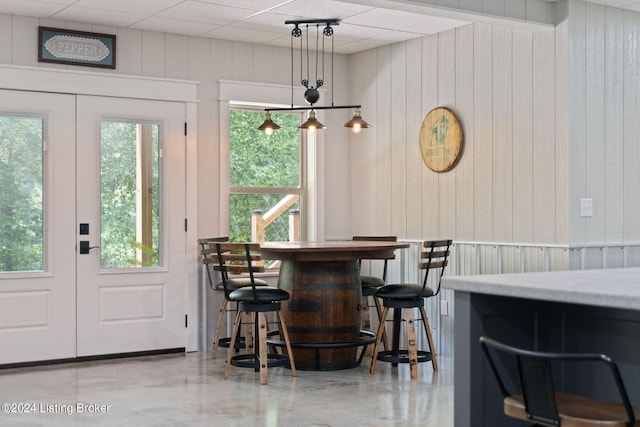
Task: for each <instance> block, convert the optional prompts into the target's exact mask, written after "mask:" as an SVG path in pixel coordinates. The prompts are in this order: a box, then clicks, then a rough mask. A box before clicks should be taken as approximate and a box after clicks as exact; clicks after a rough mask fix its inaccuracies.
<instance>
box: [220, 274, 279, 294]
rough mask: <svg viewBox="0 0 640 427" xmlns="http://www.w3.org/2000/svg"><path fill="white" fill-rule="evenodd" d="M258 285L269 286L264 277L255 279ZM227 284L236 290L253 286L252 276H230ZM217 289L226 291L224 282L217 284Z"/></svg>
mask: <svg viewBox="0 0 640 427" xmlns="http://www.w3.org/2000/svg"><path fill="white" fill-rule="evenodd" d="M255 282H256V286H269V284H268V283H267V282H265V281H264V280H262V279H255ZM227 286H228V287H229V290H236V289H238V288H243V287H245V286H251V278H250V277H230V278H228V279H227ZM215 289H216V290H217V291H224V283H222V282H219V283H218V284H216V286H215Z"/></svg>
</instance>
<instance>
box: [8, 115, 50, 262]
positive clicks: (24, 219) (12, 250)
mask: <svg viewBox="0 0 640 427" xmlns="http://www.w3.org/2000/svg"><path fill="white" fill-rule="evenodd" d="M44 127H45V120H44V119H43V118H42V117H27V116H20V115H2V116H0V188H2V202H1V204H0V224H2V226H1V227H0V272H20V271H24V272H27V271H44V266H45V256H44V232H43V220H44V184H43V179H44V178H43V177H44V156H43V148H44V143H43V141H44V139H43V135H45V132H44Z"/></svg>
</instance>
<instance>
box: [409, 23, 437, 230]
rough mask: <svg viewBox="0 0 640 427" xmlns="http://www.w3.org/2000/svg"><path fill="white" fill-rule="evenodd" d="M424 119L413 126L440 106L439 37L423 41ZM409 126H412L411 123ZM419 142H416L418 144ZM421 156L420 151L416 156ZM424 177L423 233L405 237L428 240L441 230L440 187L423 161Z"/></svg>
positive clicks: (435, 176)
mask: <svg viewBox="0 0 640 427" xmlns="http://www.w3.org/2000/svg"><path fill="white" fill-rule="evenodd" d="M421 60H422V62H421V63H422V70H423V71H422V81H423V84H422V118H420V121H419V122H416V123H414V124H413V126H416V127H417V128H418V129H420V126H421V124H422V120H423V118H424V116H426V115H427V113H428V112H429V111H431V110H432V109H433V108H436V107H437V106H438V84H437V82H438V78H439V75H438V60H439V56H438V35H433V36H427V37H424V38H423V39H422V58H421ZM408 125H411V124H410V123H409V124H408ZM417 143H418V142H416V144H417ZM419 155H420V150H417V151H416V154H415V156H419ZM421 165H422V166H421V168H420V172H421V175H422V194H421V196H422V200H421V204H422V232H421V233H420V234H418V235H416V236H404V237H411V238H415V239H427V238H430V237H426V236H435V235H437V233H438V230H439V228H440V225H439V219H440V215H439V213H438V199H439V193H440V190H439V185H438V174H437V173H434V172H432V171H431V170H430V169H429V168H427V167H426V165H425V164H424V163H422V160H421Z"/></svg>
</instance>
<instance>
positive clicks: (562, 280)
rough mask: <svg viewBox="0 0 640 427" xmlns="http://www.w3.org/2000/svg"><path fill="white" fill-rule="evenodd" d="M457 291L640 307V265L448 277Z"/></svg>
mask: <svg viewBox="0 0 640 427" xmlns="http://www.w3.org/2000/svg"><path fill="white" fill-rule="evenodd" d="M442 287H443V288H446V289H453V290H456V291H464V292H471V293H478V294H488V295H498V296H506V297H517V298H527V299H537V300H545V301H554V302H565V303H573V304H585V305H595V306H601V307H611V308H624V309H631V310H640V268H611V269H603V270H571V271H553V272H544V273H515V274H487V275H474V276H455V277H454V276H449V277H447V276H445V277H443V278H442Z"/></svg>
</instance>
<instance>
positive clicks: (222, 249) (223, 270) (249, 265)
mask: <svg viewBox="0 0 640 427" xmlns="http://www.w3.org/2000/svg"><path fill="white" fill-rule="evenodd" d="M213 245H214V246H215V253H216V255H217V264H216V266H215V270H216V271H219V272H220V276H221V277H222V284H223V286H224V293H225V297H226V298H229V293H230V292H231V290H232V289H230V286H229V284H228V281H229V274H236V275H239V274H249V278H250V279H251V287H252V288H253V295H254V299H255V300H256V301H257V300H258V295H257V292H256V281H255V277H254V273H262V272H264V271H265V269H264V265H262V264H261V263H260V262H259V261H262V255H260V254H256V253H252V251H255V250H257V249H259V248H260V244H259V243H227V242H223V243H213Z"/></svg>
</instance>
